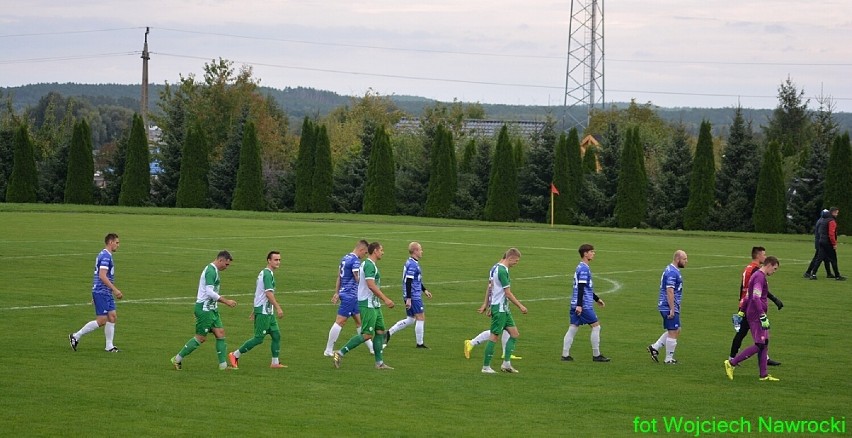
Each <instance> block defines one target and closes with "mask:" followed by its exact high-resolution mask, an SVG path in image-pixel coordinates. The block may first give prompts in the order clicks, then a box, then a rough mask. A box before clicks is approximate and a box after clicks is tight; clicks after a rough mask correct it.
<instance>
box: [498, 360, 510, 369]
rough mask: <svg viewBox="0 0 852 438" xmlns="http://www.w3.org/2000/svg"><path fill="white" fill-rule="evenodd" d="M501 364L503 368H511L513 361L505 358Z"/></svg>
mask: <svg viewBox="0 0 852 438" xmlns="http://www.w3.org/2000/svg"><path fill="white" fill-rule="evenodd" d="M500 366H501V367H502V368H509V367H511V366H512V361H511V360H505V359H504V360H503V364H502V365H500Z"/></svg>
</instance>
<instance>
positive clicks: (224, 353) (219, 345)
mask: <svg viewBox="0 0 852 438" xmlns="http://www.w3.org/2000/svg"><path fill="white" fill-rule="evenodd" d="M216 356H218V357H219V363H226V358H227V357H228V347H227V346H226V345H225V338H221V339H219V338H216Z"/></svg>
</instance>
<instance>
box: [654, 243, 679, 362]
mask: <svg viewBox="0 0 852 438" xmlns="http://www.w3.org/2000/svg"><path fill="white" fill-rule="evenodd" d="M687 262H688V260H687V257H686V252H684V251H682V250H677V251H675V253H674V257H673V260H672V262H671V264H669V265H668V266H666V269H665V270H664V271H663V276H662V278H660V298H659V300H658V301H657V310H659V311H660V316H662V317H663V328H665V329H666V331H665V332H663V335H662V336H660V338H659V339H657V341H656V342H654V343H653V344H651V345H649V346H648V353H649V354H650V355H651V360H653V361H654V362H659V357H658V356H659V354H660V349H661V348H663V345H665V346H666V360H665V363H666V364H669V365H674V364H676V363H677V360H675V358H674V352H675V347H677V338H678V335H680V300H681V298H682V297H683V277H681V275H680V270H681V269H683V268H685V267H686V264H687Z"/></svg>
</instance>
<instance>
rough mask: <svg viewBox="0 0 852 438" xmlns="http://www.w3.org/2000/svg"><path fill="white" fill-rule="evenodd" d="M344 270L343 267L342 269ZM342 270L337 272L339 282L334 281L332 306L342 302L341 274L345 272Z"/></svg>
mask: <svg viewBox="0 0 852 438" xmlns="http://www.w3.org/2000/svg"><path fill="white" fill-rule="evenodd" d="M342 268H343V267H342V266H341V268H340V269H342ZM340 269H338V271H337V275H336V277H337V280H335V281H334V293H333V294H332V295H331V304H337V302H338V301H340V274H341V273H342V272H343V271H341V270H340Z"/></svg>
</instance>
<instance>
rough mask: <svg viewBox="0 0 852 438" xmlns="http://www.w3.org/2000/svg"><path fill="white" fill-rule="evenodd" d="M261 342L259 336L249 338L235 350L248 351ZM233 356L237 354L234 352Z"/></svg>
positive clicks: (261, 339)
mask: <svg viewBox="0 0 852 438" xmlns="http://www.w3.org/2000/svg"><path fill="white" fill-rule="evenodd" d="M262 343H263V338H262V337H261V338H258V337H254V338H250V339H248V340H247V341H245V342H243V345H241V346H240V349H239V350H237V351H239V352H240V353H248V352H249V351H251V349H252V348H254V347H257V346H258V345H260V344H262ZM234 356H237V355H236V354H234ZM237 357H239V356H237Z"/></svg>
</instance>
